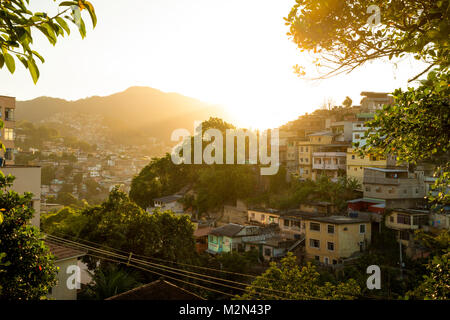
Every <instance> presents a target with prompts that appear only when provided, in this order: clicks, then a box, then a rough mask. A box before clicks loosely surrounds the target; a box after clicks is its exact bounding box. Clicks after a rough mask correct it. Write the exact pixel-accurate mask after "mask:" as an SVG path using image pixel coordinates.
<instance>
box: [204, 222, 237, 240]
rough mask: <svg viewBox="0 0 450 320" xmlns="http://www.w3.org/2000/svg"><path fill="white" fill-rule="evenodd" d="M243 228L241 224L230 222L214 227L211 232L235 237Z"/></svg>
mask: <svg viewBox="0 0 450 320" xmlns="http://www.w3.org/2000/svg"><path fill="white" fill-rule="evenodd" d="M243 228H244V226H241V225H239V224H234V223H229V224H226V225H224V226H221V227H218V228H215V229H213V230H212V231H211V234H214V235H217V236H226V237H233V236H235V235H236V234H238V233H239V232H240V231H241V230H242V229H243Z"/></svg>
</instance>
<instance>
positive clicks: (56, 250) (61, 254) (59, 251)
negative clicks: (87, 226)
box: [44, 239, 86, 261]
mask: <svg viewBox="0 0 450 320" xmlns="http://www.w3.org/2000/svg"><path fill="white" fill-rule="evenodd" d="M44 242H45V245H46V246H47V247H48V248H49V249H50V252H51V253H52V254H53V255H54V256H55V258H56V261H60V260H66V259H71V258H78V257H82V256H84V255H85V254H86V253H85V252H83V251H80V250H76V249H72V248H69V247H66V246H62V245H60V244H58V243H56V242H53V241H51V240H48V239H46V240H44Z"/></svg>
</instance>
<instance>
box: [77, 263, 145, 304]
mask: <svg viewBox="0 0 450 320" xmlns="http://www.w3.org/2000/svg"><path fill="white" fill-rule="evenodd" d="M91 277H92V281H91V283H90V284H89V285H88V286H87V288H85V289H84V293H83V294H82V295H83V296H86V297H87V298H90V299H95V300H105V299H106V298H109V297H112V296H115V295H117V294H119V293H122V292H125V291H128V290H131V289H133V288H136V287H138V286H139V285H140V283H139V282H138V281H137V280H136V277H137V275H136V274H135V273H133V272H129V271H127V270H124V269H123V268H120V267H118V266H117V265H115V264H111V263H106V264H102V265H101V266H100V267H99V268H98V269H96V270H95V272H93V273H91Z"/></svg>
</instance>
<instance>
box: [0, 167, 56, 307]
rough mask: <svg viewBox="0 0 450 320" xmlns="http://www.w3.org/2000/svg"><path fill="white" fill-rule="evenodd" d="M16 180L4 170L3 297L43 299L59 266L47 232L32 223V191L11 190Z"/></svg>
mask: <svg viewBox="0 0 450 320" xmlns="http://www.w3.org/2000/svg"><path fill="white" fill-rule="evenodd" d="M13 181H14V178H13V177H12V176H4V175H3V174H1V173H0V208H1V211H2V216H3V223H1V224H0V260H1V261H0V283H1V285H2V290H1V292H0V299H6V300H30V299H42V298H44V297H45V295H46V294H48V292H49V290H50V289H51V288H52V287H53V286H54V285H55V284H56V273H57V267H56V266H55V265H54V257H53V256H52V255H51V253H50V252H49V250H48V248H47V246H46V245H45V244H44V241H43V235H42V234H41V233H40V231H39V230H38V229H37V228H36V227H34V226H32V225H30V224H29V221H30V219H31V218H32V217H33V213H34V210H33V209H32V208H30V207H29V204H30V202H31V199H32V195H31V193H26V194H25V195H23V196H21V195H19V194H18V193H16V192H14V191H7V190H6V189H7V188H8V187H10V186H11V185H12V182H13Z"/></svg>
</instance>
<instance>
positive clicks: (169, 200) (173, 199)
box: [153, 194, 183, 203]
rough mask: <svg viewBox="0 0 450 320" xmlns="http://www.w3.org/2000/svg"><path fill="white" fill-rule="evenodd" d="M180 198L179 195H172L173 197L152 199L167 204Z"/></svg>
mask: <svg viewBox="0 0 450 320" xmlns="http://www.w3.org/2000/svg"><path fill="white" fill-rule="evenodd" d="M181 198H183V196H182V195H179V194H173V195H170V196H166V197H161V198H155V199H153V201H158V202H164V203H169V202H173V201H177V200H180V199H181Z"/></svg>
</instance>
